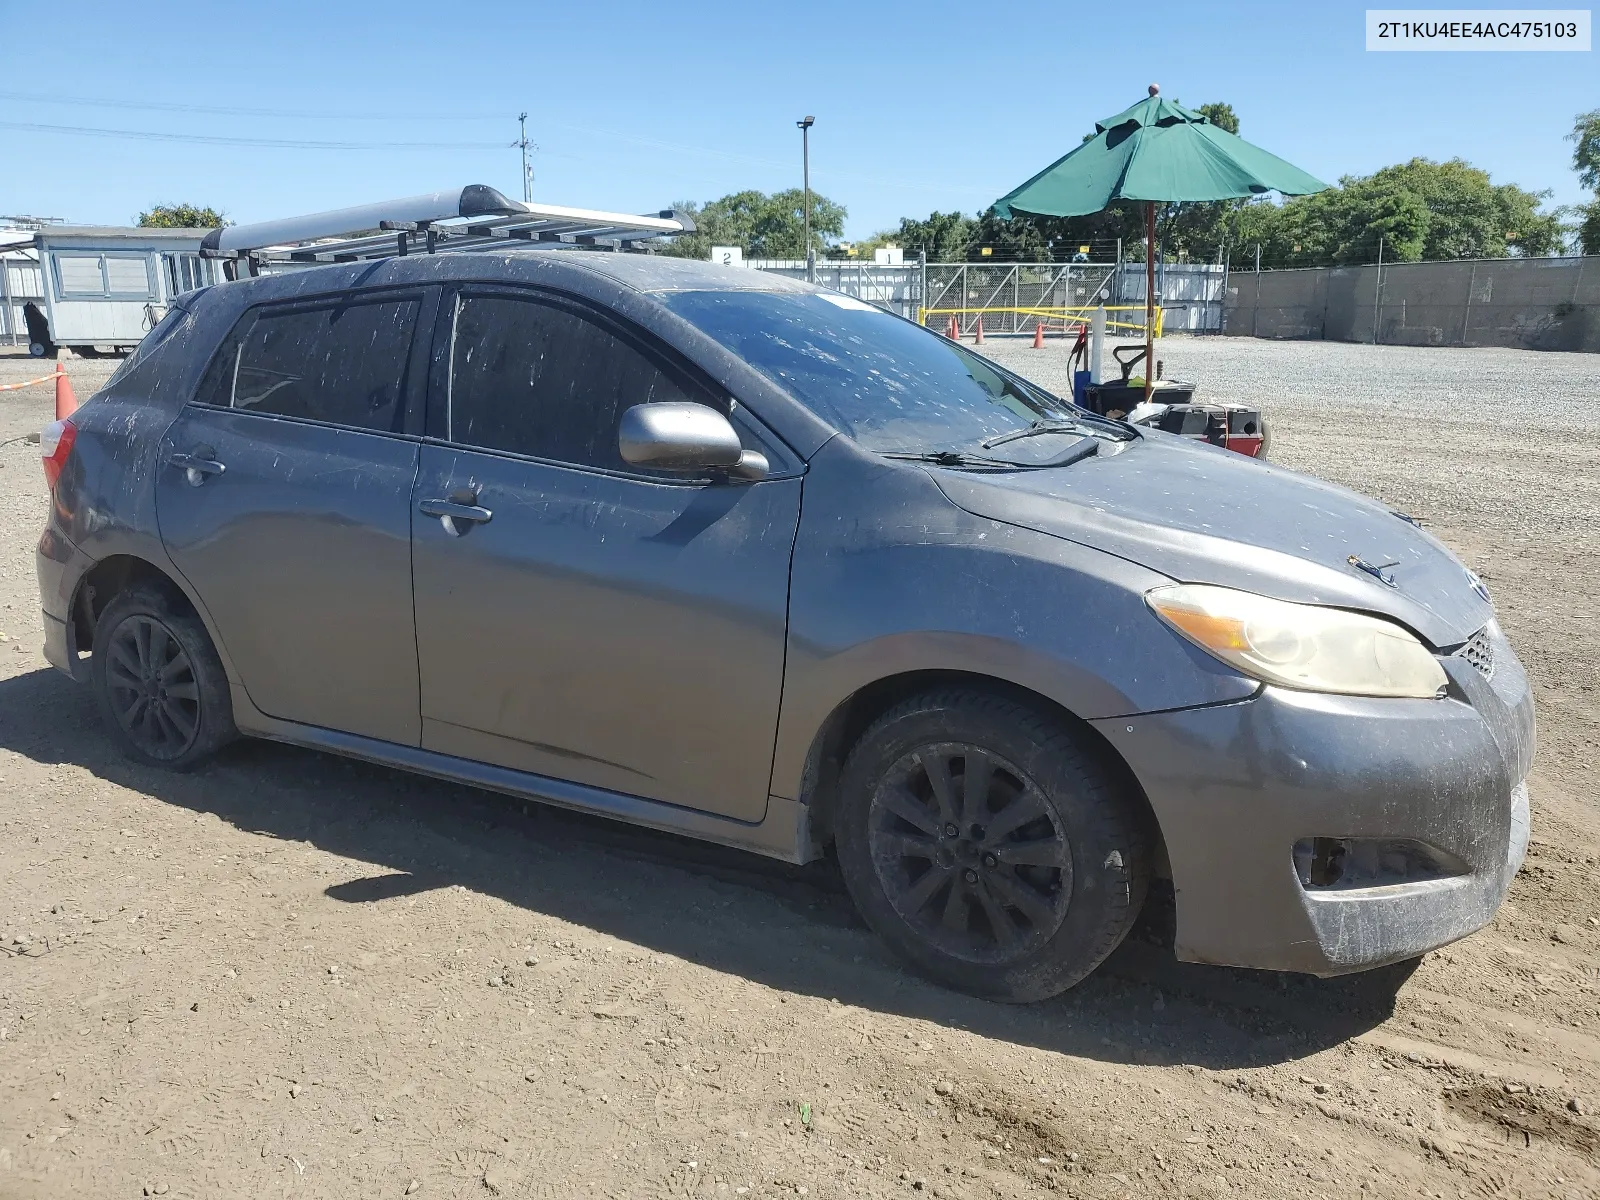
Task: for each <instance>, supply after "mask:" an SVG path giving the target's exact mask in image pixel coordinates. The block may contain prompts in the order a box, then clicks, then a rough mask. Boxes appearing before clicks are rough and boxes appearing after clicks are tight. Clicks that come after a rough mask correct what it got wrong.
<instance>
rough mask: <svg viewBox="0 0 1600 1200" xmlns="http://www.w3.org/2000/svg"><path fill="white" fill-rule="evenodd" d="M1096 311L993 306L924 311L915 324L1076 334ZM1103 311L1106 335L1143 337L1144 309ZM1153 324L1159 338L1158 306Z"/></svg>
mask: <svg viewBox="0 0 1600 1200" xmlns="http://www.w3.org/2000/svg"><path fill="white" fill-rule="evenodd" d="M1097 307H1099V306H1098V305H1093V304H1087V305H1084V304H1080V305H1071V306H1067V305H1061V306H1048V305H1043V306H1033V307H1010V308H1008V307H1003V306H996V305H987V306H985V307H982V308H925V309H923V310H921V312H919V313H918V315H917V321H918V323H919V324H922V325H931V326H932V327H934V328H935V329H938V328H940V327H941V326H942V325H943V324H945V321H943V320H941V318H950V317H954V318H955V321H956V329H957V330H958V331H959V332H961V333H972V332H975V331H976V329H977V327H978V322H979V321H985V322H994V323H993V324H986V325H985V326H984V332H986V333H1032V332H1033V331H1034V330H1035V329H1036V328H1043V329H1044V331H1045V332H1046V333H1069V332H1070V333H1076V332H1077V331H1078V329H1079V327H1081V326H1087V325H1088V324H1089V322H1090V320H1091V319H1092V317H1093V316H1094V311H1095V309H1096V308H1097ZM1105 310H1106V331H1107V332H1108V333H1115V334H1118V335H1119V336H1128V337H1141V338H1142V337H1144V326H1145V312H1144V305H1142V304H1108V305H1106V306H1105ZM1008 322H1009V328H1008V327H1007V324H1008ZM1155 322H1156V328H1155V336H1156V337H1160V336H1161V334H1162V332H1163V329H1164V326H1165V313H1164V310H1163V309H1162V308H1161V306H1160V305H1157V306H1156V312H1155Z"/></svg>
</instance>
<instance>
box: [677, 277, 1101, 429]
mask: <svg viewBox="0 0 1600 1200" xmlns="http://www.w3.org/2000/svg"><path fill="white" fill-rule="evenodd" d="M661 300H662V302H663V303H664V304H665V305H666V306H667V307H668V308H670V309H671V310H672V311H673V312H675V313H677V314H678V315H679V316H680V317H683V318H684V319H685V320H687V321H689V322H690V323H691V324H693V325H696V326H698V327H699V328H700V329H701V330H702V331H703V332H705V333H706V334H708V335H709V336H710V337H711V338H713V339H714V340H715V341H717V342H720V343H721V344H722V345H723V346H725V347H726V348H727V349H729V350H731V351H732V352H733V353H735V354H737V355H738V356H739V357H740V358H743V359H744V360H745V361H746V362H748V363H749V364H750V365H751V366H753V367H754V368H756V370H758V371H760V372H761V373H762V374H763V375H765V376H767V377H768V378H769V379H771V380H772V381H773V382H774V383H776V384H778V385H779V386H780V387H782V388H784V389H785V390H787V391H788V392H789V394H790V395H792V396H793V397H794V398H795V399H796V400H798V401H799V402H800V403H801V404H804V405H805V406H806V407H807V408H809V409H810V410H811V411H812V412H814V413H816V414H817V415H818V416H819V417H821V418H822V419H823V420H824V421H826V422H828V423H829V424H830V425H832V426H833V427H834V428H835V429H837V430H839V431H840V432H841V433H844V434H845V435H847V436H849V437H851V438H853V439H854V440H855V441H856V442H858V443H859V444H860V445H862V446H863V447H865V448H866V449H868V450H874V451H880V452H897V451H911V452H915V451H933V450H943V449H956V450H963V451H965V450H970V449H972V448H973V447H976V446H981V445H982V444H983V442H984V441H985V440H987V439H990V438H993V437H996V436H998V435H1001V434H1006V433H1012V432H1015V431H1018V430H1023V429H1027V428H1028V427H1029V426H1030V425H1032V424H1034V423H1035V422H1039V421H1048V420H1054V419H1057V418H1062V417H1066V416H1076V415H1080V414H1079V413H1078V410H1075V409H1074V408H1073V407H1072V405H1070V404H1068V403H1067V402H1066V401H1064V400H1059V399H1057V398H1056V397H1054V396H1051V395H1049V394H1048V393H1046V392H1043V391H1041V390H1039V389H1037V388H1033V387H1030V386H1028V385H1027V384H1024V383H1022V382H1021V381H1020V380H1017V379H1014V378H1012V377H1011V376H1009V375H1005V374H1002V373H1001V372H1000V371H998V370H996V369H995V367H994V366H993V364H991V363H989V362H988V361H987V360H985V359H983V358H980V357H979V356H978V355H976V354H973V353H971V352H970V351H967V350H965V349H963V348H962V347H961V346H959V345H957V344H955V343H954V342H951V341H949V340H948V339H946V338H942V337H940V336H939V335H938V334H936V333H932V332H930V331H929V330H926V329H922V328H919V327H918V326H916V325H914V324H912V323H911V322H909V321H904V320H901V319H900V318H899V317H895V316H892V315H890V314H889V313H886V312H884V311H883V310H882V309H879V308H875V307H874V306H872V305H870V304H864V303H862V302H861V301H859V300H854V299H851V298H850V297H848V296H839V295H830V294H822V293H815V292H757V291H748V292H747V291H725V292H678V293H675V294H669V295H664V296H662V297H661Z"/></svg>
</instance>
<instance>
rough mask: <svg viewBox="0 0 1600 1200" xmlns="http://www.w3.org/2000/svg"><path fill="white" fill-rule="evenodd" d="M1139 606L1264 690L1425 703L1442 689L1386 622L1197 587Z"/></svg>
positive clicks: (1405, 637) (1164, 592)
mask: <svg viewBox="0 0 1600 1200" xmlns="http://www.w3.org/2000/svg"><path fill="white" fill-rule="evenodd" d="M1145 601H1146V603H1148V604H1149V605H1150V607H1151V608H1152V609H1153V610H1155V613H1156V615H1157V616H1158V617H1160V618H1161V619H1162V620H1163V621H1165V622H1166V623H1167V624H1168V625H1171V626H1172V627H1173V628H1174V629H1176V630H1177V631H1178V632H1179V633H1181V634H1182V635H1183V636H1184V637H1186V638H1188V639H1189V640H1190V641H1191V642H1193V643H1194V644H1195V645H1197V646H1199V647H1200V648H1201V649H1202V650H1204V651H1206V652H1207V653H1209V654H1213V655H1215V656H1216V657H1217V658H1220V659H1221V660H1222V661H1223V662H1225V663H1227V664H1228V665H1229V666H1230V667H1234V668H1235V669H1237V670H1240V671H1243V672H1244V673H1245V674H1246V675H1251V676H1254V677H1255V678H1256V679H1261V680H1264V681H1266V682H1267V683H1276V684H1279V685H1281V686H1283V687H1289V688H1299V689H1300V690H1302V691H1307V692H1337V693H1339V694H1341V695H1346V696H1413V697H1421V698H1429V699H1431V698H1432V697H1435V696H1437V695H1439V694H1440V693H1441V692H1442V691H1443V690H1444V687H1445V684H1446V682H1447V680H1446V678H1445V673H1444V668H1442V667H1441V666H1440V665H1439V663H1438V661H1437V660H1436V659H1435V658H1434V657H1433V655H1432V654H1431V653H1429V652H1428V648H1427V647H1426V646H1424V645H1423V644H1422V643H1421V642H1419V641H1418V640H1417V639H1416V638H1415V637H1413V636H1412V635H1411V634H1410V633H1408V632H1406V631H1405V630H1404V629H1402V628H1400V626H1398V625H1396V624H1394V622H1392V621H1384V620H1380V619H1379V618H1377V617H1368V616H1363V615H1362V614H1360V613H1352V612H1345V611H1344V610H1342V609H1337V608H1321V607H1319V606H1317V605H1314V604H1290V603H1289V602H1288V601H1285V600H1272V599H1269V598H1268V597H1266V596H1257V595H1254V594H1253V593H1251V592H1237V591H1234V590H1233V589H1232V588H1223V587H1209V586H1207V585H1205V584H1199V583H1181V584H1177V585H1176V586H1173V587H1163V588H1157V589H1156V590H1155V591H1153V592H1150V593H1149V594H1148V595H1146V596H1145Z"/></svg>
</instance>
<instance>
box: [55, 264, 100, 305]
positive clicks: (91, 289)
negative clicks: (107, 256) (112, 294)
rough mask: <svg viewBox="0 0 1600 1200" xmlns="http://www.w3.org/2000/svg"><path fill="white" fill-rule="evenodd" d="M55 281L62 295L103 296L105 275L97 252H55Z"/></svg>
mask: <svg viewBox="0 0 1600 1200" xmlns="http://www.w3.org/2000/svg"><path fill="white" fill-rule="evenodd" d="M55 262H56V282H57V283H58V284H59V285H60V289H61V294H62V295H63V296H104V295H105V294H106V280H105V275H104V274H103V273H102V272H101V270H100V263H101V256H100V255H98V254H57V255H55Z"/></svg>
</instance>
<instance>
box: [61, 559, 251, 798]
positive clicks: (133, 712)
mask: <svg viewBox="0 0 1600 1200" xmlns="http://www.w3.org/2000/svg"><path fill="white" fill-rule="evenodd" d="M89 678H90V680H91V682H92V683H93V684H94V690H95V695H96V699H97V700H98V702H99V705H100V715H101V717H102V718H103V719H104V721H105V723H106V726H107V728H108V729H109V730H110V731H111V735H112V736H113V737H114V738H115V739H116V740H117V742H118V743H120V745H121V747H122V750H123V752H124V753H125V754H127V755H128V756H129V757H130V758H135V759H137V760H139V761H140V762H143V763H147V764H149V765H151V766H159V767H166V768H168V769H169V770H176V771H183V770H187V769H188V768H190V767H192V766H194V765H195V764H196V763H198V762H200V761H201V760H203V759H205V758H206V757H207V756H208V755H210V754H212V753H213V752H214V751H216V750H217V749H218V748H219V747H221V746H224V745H226V744H227V743H228V742H230V741H232V740H233V739H234V738H236V737H238V736H239V731H238V728H237V727H236V726H235V725H234V723H233V700H232V696H231V695H230V693H229V688H228V676H227V673H226V671H224V670H223V666H222V660H221V659H220V658H219V657H218V656H217V651H216V647H215V646H213V645H212V644H211V636H210V634H209V633H208V632H207V631H206V627H205V625H204V623H203V622H202V621H201V620H200V618H199V616H198V615H197V614H196V613H195V611H194V609H193V608H192V607H191V606H190V605H189V604H188V602H187V600H185V599H184V597H183V596H182V594H181V593H179V592H178V591H177V589H176V588H175V587H170V586H162V585H160V584H147V583H137V584H134V585H133V586H131V587H129V588H127V589H126V590H125V591H122V592H119V593H118V594H117V595H116V596H114V597H113V598H112V599H111V600H110V601H109V602H108V603H107V604H106V606H105V608H104V610H103V611H101V613H100V614H99V620H98V621H97V622H96V625H95V631H94V647H93V653H92V655H91V657H90V660H89Z"/></svg>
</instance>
